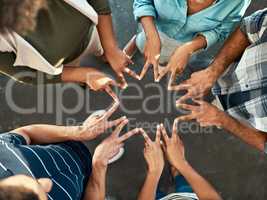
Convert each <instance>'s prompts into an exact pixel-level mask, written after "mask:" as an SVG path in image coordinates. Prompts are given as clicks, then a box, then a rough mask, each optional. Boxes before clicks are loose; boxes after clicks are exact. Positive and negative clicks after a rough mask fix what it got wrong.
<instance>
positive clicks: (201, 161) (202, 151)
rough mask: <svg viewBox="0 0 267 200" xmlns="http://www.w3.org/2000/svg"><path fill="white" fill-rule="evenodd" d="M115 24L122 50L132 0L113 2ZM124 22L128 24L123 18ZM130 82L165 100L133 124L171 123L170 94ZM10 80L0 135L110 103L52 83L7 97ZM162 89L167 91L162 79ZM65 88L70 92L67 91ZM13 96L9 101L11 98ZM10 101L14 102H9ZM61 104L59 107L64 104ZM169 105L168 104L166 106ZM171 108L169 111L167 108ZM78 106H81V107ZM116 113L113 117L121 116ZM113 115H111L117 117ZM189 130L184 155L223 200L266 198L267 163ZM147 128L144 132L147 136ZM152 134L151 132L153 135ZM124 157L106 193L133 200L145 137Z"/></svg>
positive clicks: (219, 135)
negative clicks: (17, 106)
mask: <svg viewBox="0 0 267 200" xmlns="http://www.w3.org/2000/svg"><path fill="white" fill-rule="evenodd" d="M266 5H267V1H266V0H254V1H253V3H252V5H251V8H250V9H249V11H248V13H251V12H252V11H253V10H256V9H260V8H264V7H266ZM111 6H112V9H113V16H114V25H115V30H116V33H117V36H118V38H119V43H120V45H121V46H123V45H124V44H125V43H126V42H127V41H128V40H129V38H130V37H131V36H132V35H134V33H135V30H136V23H135V22H134V20H133V16H132V1H131V0H117V1H114V0H111ZM126 19H127V20H126ZM134 60H135V63H136V65H135V67H136V69H137V71H140V68H141V66H142V64H143V60H142V57H141V56H140V55H138V56H136V58H135V59H134ZM84 63H85V64H88V65H90V66H97V67H98V66H101V69H103V70H104V71H105V72H107V73H109V74H112V73H111V72H110V70H108V68H107V66H106V65H104V64H103V63H101V62H100V61H99V60H96V59H93V58H88V60H86V61H84ZM128 80H129V82H131V83H132V84H135V83H136V84H138V85H139V86H140V87H141V88H142V91H143V92H144V97H143V98H146V97H149V96H151V95H161V96H162V97H163V98H161V100H160V99H152V100H151V101H149V108H150V109H153V108H155V107H154V106H157V105H162V107H163V108H164V111H163V112H157V113H154V114H146V113H145V112H144V110H142V111H141V113H139V114H127V116H128V117H129V118H131V123H130V124H131V126H134V125H135V124H137V123H143V122H148V123H150V124H151V123H153V122H165V123H171V122H172V120H173V119H174V118H175V117H177V116H178V115H179V114H180V112H179V111H178V110H176V108H175V107H174V105H173V101H172V100H170V99H171V98H173V97H175V96H174V94H169V93H168V91H166V90H164V91H163V94H159V91H158V90H157V89H153V88H152V89H151V88H147V87H146V86H145V85H146V84H148V83H152V81H151V80H152V74H151V73H148V75H147V76H146V77H145V78H144V80H142V81H140V82H137V81H135V80H133V79H130V78H129V79H128ZM7 81H8V79H7V78H6V77H4V76H1V77H0V102H1V106H0V113H1V114H0V120H1V126H0V131H7V130H11V129H14V128H15V127H18V126H22V125H26V124H32V123H50V124H58V125H61V124H68V125H71V124H77V123H78V122H82V121H83V120H84V119H85V118H86V117H87V116H88V115H89V114H90V113H91V112H92V111H94V110H98V109H103V108H107V106H108V105H109V104H110V103H111V99H110V98H108V96H107V95H105V94H103V93H95V92H91V91H90V92H88V91H84V90H82V89H81V88H79V87H75V88H76V90H73V89H70V87H74V85H64V86H63V85H54V86H47V87H45V88H36V87H32V86H26V85H21V84H15V85H14V87H13V89H12V92H13V93H10V92H9V91H8V90H6V88H10V87H7V84H8V82H7ZM160 85H161V86H162V87H163V88H165V86H166V80H163V81H162V82H161V83H160ZM68 88H69V89H68ZM123 94H124V95H126V94H127V95H136V90H135V89H134V88H129V89H128V90H126V91H124V92H123ZM9 95H13V98H11V99H10V98H9ZM12 99H15V100H14V102H12ZM12 103H15V104H17V105H20V106H21V107H22V106H23V107H24V108H37V109H31V110H28V111H27V114H23V113H21V112H19V111H18V110H17V109H14V105H13V106H12ZM62 103H63V104H62ZM143 103H144V102H143V101H142V99H133V98H132V99H122V105H123V106H125V108H127V109H137V108H140V107H141V106H142V104H143ZM77 105H78V107H76V110H75V109H73V111H72V112H69V113H68V112H67V111H64V110H66V109H65V108H66V107H68V108H74V107H75V106H77ZM164 105H167V106H164ZM168 105H170V109H169V110H168V109H167V107H168ZM79 106H80V107H79ZM122 110H123V109H120V111H118V112H117V113H116V116H119V115H125V114H126V113H124V112H123V111H122ZM116 116H114V117H116ZM187 125H188V126H190V127H191V129H193V131H192V130H189V128H187V129H183V130H182V131H181V137H182V139H183V141H184V143H185V147H186V155H187V158H188V160H189V161H190V163H191V164H192V165H193V166H194V167H195V168H196V169H197V170H198V171H199V172H200V173H201V174H202V175H203V176H205V177H206V178H207V179H208V180H209V181H210V182H211V183H212V184H213V185H214V186H215V188H216V189H217V190H218V191H219V192H220V193H221V194H222V196H223V197H224V199H226V200H251V199H253V200H263V199H266V198H267V192H266V191H267V190H266V188H265V187H267V175H266V174H265V173H264V172H265V170H267V159H266V157H265V156H264V155H262V154H260V153H259V152H258V151H256V150H255V149H253V148H251V147H249V146H248V145H246V144H244V143H243V142H241V141H240V140H239V139H237V138H235V137H233V136H232V135H231V134H229V133H227V132H225V131H223V130H218V129H214V128H212V129H205V130H203V129H199V127H198V126H197V125H196V124H195V123H190V124H187ZM150 129H151V128H147V131H149V132H151V130H150ZM151 135H153V133H152V134H151ZM100 140H101V139H98V140H96V141H92V142H88V143H87V145H88V147H89V148H90V149H91V152H93V150H94V147H95V146H96V145H97V144H98V143H99V142H100ZM125 146H126V153H125V155H124V156H123V158H122V159H121V160H120V161H118V162H116V163H115V164H112V165H111V166H110V167H109V171H108V184H107V185H108V187H107V188H108V194H110V195H112V196H115V197H117V198H118V199H121V200H134V199H136V196H137V193H138V191H139V189H140V187H141V185H142V183H143V180H144V177H145V172H146V171H145V169H146V167H145V162H144V159H143V155H142V150H143V139H142V137H141V136H136V137H134V138H132V139H130V140H129V141H127V142H126V145H125ZM168 175H169V174H168V170H166V172H165V173H164V176H163V181H162V183H161V187H162V188H163V189H164V190H165V191H167V190H169V189H170V188H171V187H170V181H169V178H168Z"/></svg>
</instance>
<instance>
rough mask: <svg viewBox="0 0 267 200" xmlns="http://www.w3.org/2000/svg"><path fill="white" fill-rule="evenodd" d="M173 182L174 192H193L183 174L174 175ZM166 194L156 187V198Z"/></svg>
mask: <svg viewBox="0 0 267 200" xmlns="http://www.w3.org/2000/svg"><path fill="white" fill-rule="evenodd" d="M174 182H175V192H176V193H184V192H186V193H194V192H193V189H192V187H191V186H190V185H189V184H188V182H187V181H186V180H185V178H184V177H183V176H180V175H179V176H176V177H175V179H174ZM165 196H167V194H165V193H163V192H161V191H160V190H159V189H157V194H156V200H158V199H161V198H163V197H165Z"/></svg>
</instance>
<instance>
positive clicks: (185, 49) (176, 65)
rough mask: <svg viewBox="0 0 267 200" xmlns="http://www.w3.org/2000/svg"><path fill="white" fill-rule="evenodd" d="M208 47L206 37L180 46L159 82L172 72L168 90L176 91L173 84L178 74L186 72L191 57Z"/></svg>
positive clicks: (196, 38)
mask: <svg viewBox="0 0 267 200" xmlns="http://www.w3.org/2000/svg"><path fill="white" fill-rule="evenodd" d="M206 45H207V41H206V39H205V37H204V36H202V35H198V36H197V37H195V38H194V39H193V40H192V41H189V42H186V43H185V44H183V45H182V46H179V47H178V48H177V49H176V50H175V51H174V53H173V54H172V56H171V58H170V61H169V62H168V65H167V66H166V67H164V69H163V70H161V71H160V72H159V77H158V80H160V79H161V78H162V77H163V76H165V75H166V74H167V73H168V72H170V73H171V77H170V80H169V83H168V89H169V90H174V89H175V85H173V83H175V80H176V76H177V74H181V73H182V72H183V71H184V69H185V67H186V65H187V64H188V62H189V59H190V58H191V55H192V54H193V53H194V52H196V51H198V50H200V49H204V48H205V47H206Z"/></svg>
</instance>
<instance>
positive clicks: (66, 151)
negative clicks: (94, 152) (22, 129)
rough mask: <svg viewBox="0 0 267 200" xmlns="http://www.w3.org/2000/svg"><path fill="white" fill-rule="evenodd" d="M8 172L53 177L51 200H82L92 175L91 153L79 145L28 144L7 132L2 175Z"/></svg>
mask: <svg viewBox="0 0 267 200" xmlns="http://www.w3.org/2000/svg"><path fill="white" fill-rule="evenodd" d="M7 172H9V173H11V175H17V174H25V175H28V176H31V177H33V178H36V179H38V178H44V177H46V178H50V179H51V180H52V181H53V188H52V190H51V192H50V193H49V194H48V199H49V200H58V199H62V200H65V199H66V200H81V199H82V197H83V191H84V189H85V186H86V184H87V182H88V178H89V176H90V174H91V154H90V152H89V150H88V149H87V148H86V147H85V146H84V145H83V144H82V143H80V142H65V143H58V144H51V145H27V143H26V140H25V139H24V138H23V137H22V136H20V135H18V134H15V133H4V134H0V175H1V174H2V175H3V174H6V173H7ZM2 177H3V176H2Z"/></svg>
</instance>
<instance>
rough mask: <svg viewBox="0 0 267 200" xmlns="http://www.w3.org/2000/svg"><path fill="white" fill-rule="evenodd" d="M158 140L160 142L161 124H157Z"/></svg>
mask: <svg viewBox="0 0 267 200" xmlns="http://www.w3.org/2000/svg"><path fill="white" fill-rule="evenodd" d="M156 142H157V143H160V126H159V125H158V126H157V132H156Z"/></svg>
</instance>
